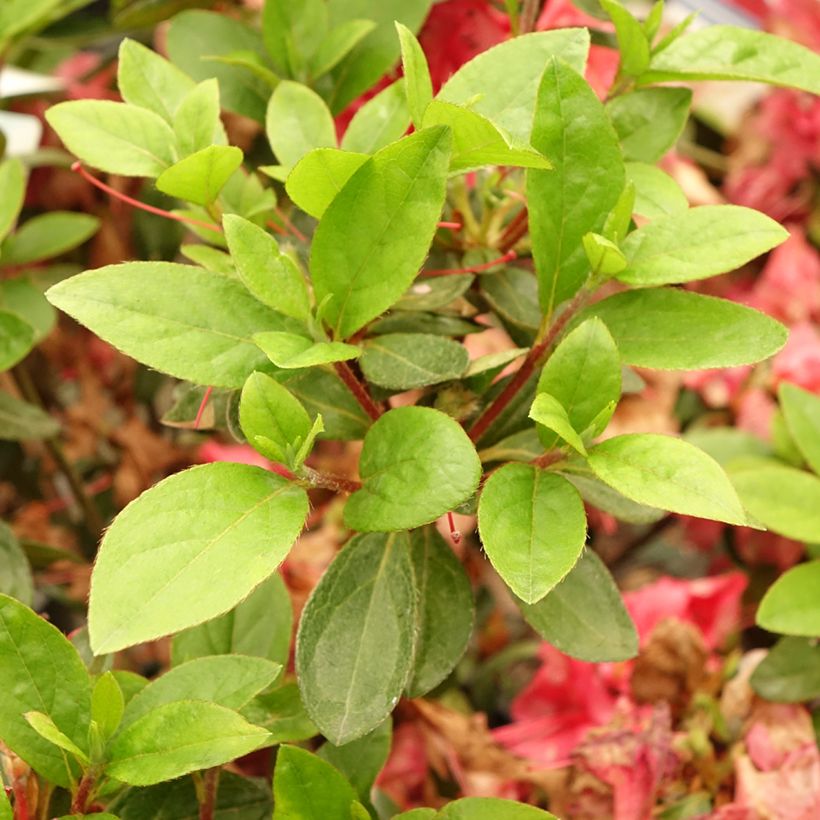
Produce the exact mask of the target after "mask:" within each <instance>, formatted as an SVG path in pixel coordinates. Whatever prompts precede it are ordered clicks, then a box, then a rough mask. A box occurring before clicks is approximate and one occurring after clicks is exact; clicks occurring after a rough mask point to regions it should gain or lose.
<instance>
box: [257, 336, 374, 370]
mask: <svg viewBox="0 0 820 820" xmlns="http://www.w3.org/2000/svg"><path fill="white" fill-rule="evenodd" d="M253 340H254V342H256V344H257V345H259V347H260V348H262V350H263V351H264V352H265V355H266V356H267V357H268V358H269V359H270V360H271V361H272V362H273V363H274V364H275V365H276V366H277V367H281V368H284V369H285V370H298V369H299V368H302V367H315V366H316V365H320V364H331V363H332V362H344V361H348V360H350V359H355V358H357V357H358V356H361V355H362V351H361V348H359V347H356V345H348V344H345V343H344V342H314V341H313V340H312V339H309V338H308V337H307V336H301V335H299V334H298V333H281V332H272V333H257V334H255V335H254V337H253Z"/></svg>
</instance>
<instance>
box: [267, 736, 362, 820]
mask: <svg viewBox="0 0 820 820" xmlns="http://www.w3.org/2000/svg"><path fill="white" fill-rule="evenodd" d="M355 800H356V792H355V791H354V790H353V787H352V786H351V785H350V783H348V782H347V780H345V778H344V777H343V776H342V774H341V772H339V770H338V769H336V768H335V767H334V766H332V765H331V764H330V763H328V762H326V761H324V760H322V758H320V757H318V756H317V755H313V754H311V753H310V752H308V751H307V750H305V749H299V748H298V747H296V746H283V747H282V748H281V749H280V750H279V753H278V754H277V756H276V768H275V769H274V772H273V801H274V806H275V808H274V812H273V820H296V818H299V820H328V818H331V817H338V818H340V820H341V818H343V817H344V818H348V817H352V815H351V813H350V810H351V806H352V804H353V802H354V801H355Z"/></svg>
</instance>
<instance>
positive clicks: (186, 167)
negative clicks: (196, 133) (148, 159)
mask: <svg viewBox="0 0 820 820" xmlns="http://www.w3.org/2000/svg"><path fill="white" fill-rule="evenodd" d="M241 164H242V151H240V150H239V149H238V148H235V147H234V146H232V145H212V146H211V147H210V148H203V149H202V150H201V151H197V152H196V153H195V154H191V155H190V156H187V157H185V159H183V160H180V161H179V162H177V163H175V164H174V165H172V166H171V167H170V168H167V169H166V170H165V171H163V172H162V173H161V174H160V175H159V177H158V178H157V188H158V189H159V190H160V191H162V192H163V193H165V194H168V196H173V197H177V199H184V200H186V201H187V202H193V203H195V204H197V205H210V204H211V203H212V202H214V200H215V199H216V198H217V197H218V196H219V192H220V191H221V190H222V188H223V187H224V186H225V183H226V182H227V181H228V179H229V177H230V176H231V175H232V174H233V172H234V171H236V169H237V168H238V167H239V166H240V165H241Z"/></svg>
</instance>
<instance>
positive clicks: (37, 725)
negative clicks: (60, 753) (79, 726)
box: [23, 712, 88, 764]
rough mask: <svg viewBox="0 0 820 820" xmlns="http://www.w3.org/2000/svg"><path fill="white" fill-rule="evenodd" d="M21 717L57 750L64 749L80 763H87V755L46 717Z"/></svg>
mask: <svg viewBox="0 0 820 820" xmlns="http://www.w3.org/2000/svg"><path fill="white" fill-rule="evenodd" d="M23 717H24V718H25V719H26V720H27V721H28V724H29V726H31V728H32V729H34V731H35V732H37V734H38V735H40V737H42V738H45V739H46V740H47V741H48V742H49V743H53V744H54V745H55V746H57V747H58V748H60V749H64V750H65V751H67V752H68V753H69V754H70V755H73V756H74V757H76V758H77V759H78V760H79V761H80V762H81V763H85V764H87V763H88V755H87V754H86V753H85V752H84V751H83V750H82V749H81V748H80V747H79V746H77V744H76V743H74V741H73V740H71V738H69V737H66V736H65V735H64V734H63V733H62V732H61V731H60V730H59V729H58V728H57V726H56V725H55V724H54V721H53V720H52V719H51V718H50V717H49V716H48V715H44V714H43V713H42V712H26V713H25V714H24V715H23Z"/></svg>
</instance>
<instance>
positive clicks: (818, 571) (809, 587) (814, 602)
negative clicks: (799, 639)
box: [757, 560, 820, 638]
mask: <svg viewBox="0 0 820 820" xmlns="http://www.w3.org/2000/svg"><path fill="white" fill-rule="evenodd" d="M818 588H820V560H815V561H809V562H808V563H807V564H798V565H797V566H796V567H792V568H791V569H790V570H789V571H788V572H786V573H785V574H784V575H781V576H780V577H779V578H778V579H777V580H776V581H775V582H774V584H773V585H772V586H771V587H769V590H768V591H767V592H766V594H765V595H764V596H763V600H762V601H761V602H760V607H759V608H758V610H757V623H758V626H762V627H763V628H764V629H768V630H769V631H770V632H782V633H784V634H786V635H805V636H807V637H812V638H816V637H818V636H820V600H818V597H817V590H818Z"/></svg>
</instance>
